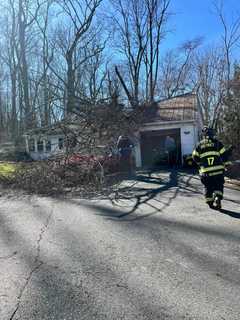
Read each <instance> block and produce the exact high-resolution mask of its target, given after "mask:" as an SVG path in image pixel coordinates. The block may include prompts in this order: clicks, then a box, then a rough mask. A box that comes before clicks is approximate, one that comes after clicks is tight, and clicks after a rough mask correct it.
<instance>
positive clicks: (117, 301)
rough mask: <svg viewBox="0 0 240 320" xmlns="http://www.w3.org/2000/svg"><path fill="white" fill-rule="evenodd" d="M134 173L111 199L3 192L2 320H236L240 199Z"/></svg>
mask: <svg viewBox="0 0 240 320" xmlns="http://www.w3.org/2000/svg"><path fill="white" fill-rule="evenodd" d="M201 189H202V188H201V185H200V183H199V180H198V178H197V177H196V176H191V175H190V174H188V175H186V174H184V173H177V172H174V171H173V172H171V173H170V174H169V173H161V174H159V173H158V174H157V173H155V174H153V175H151V176H148V175H144V174H142V175H139V177H138V181H134V180H132V181H126V182H124V183H123V184H122V185H121V189H120V191H119V192H118V193H117V194H116V195H115V196H114V197H112V198H111V199H108V198H106V199H103V198H96V199H95V200H92V201H87V200H79V199H77V198H75V199H74V198H72V199H70V198H68V199H53V198H44V197H37V196H27V195H21V194H14V192H9V191H7V190H2V196H1V198H0V319H1V320H13V319H14V320H17V319H19V320H20V319H21V320H34V319H38V320H45V319H48V320H53V319H54V320H73V319H74V320H94V319H99V320H102V319H107V320H121V319H124V320H132V319H137V320H143V319H144V320H145V319H148V320H157V319H161V320H162V319H168V320H169V319H196V320H198V319H199V320H200V319H202V320H208V319H209V320H215V319H216V320H221V319H225V320H226V319H228V320H230V319H231V320H239V319H240V306H239V305H240V205H239V204H240V192H239V191H234V190H230V189H226V199H225V200H224V202H223V207H224V210H223V212H218V211H214V210H210V209H208V207H207V206H206V205H205V203H204V201H203V197H202V195H201Z"/></svg>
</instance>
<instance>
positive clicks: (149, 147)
mask: <svg viewBox="0 0 240 320" xmlns="http://www.w3.org/2000/svg"><path fill="white" fill-rule="evenodd" d="M167 137H168V138H167ZM169 137H170V139H171V140H173V141H174V143H175V152H174V157H175V159H174V161H175V162H176V164H181V159H182V155H181V135H180V129H169V130H154V131H145V132H141V157H142V165H143V166H144V167H157V166H161V165H169V164H170V162H171V160H170V162H169V152H168V144H167V142H166V139H169Z"/></svg>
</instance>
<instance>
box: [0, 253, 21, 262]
mask: <svg viewBox="0 0 240 320" xmlns="http://www.w3.org/2000/svg"><path fill="white" fill-rule="evenodd" d="M16 254H17V251H14V252H13V253H12V254H10V255H8V256H2V257H0V260H8V259H11V258H12V257H14V256H15V255H16Z"/></svg>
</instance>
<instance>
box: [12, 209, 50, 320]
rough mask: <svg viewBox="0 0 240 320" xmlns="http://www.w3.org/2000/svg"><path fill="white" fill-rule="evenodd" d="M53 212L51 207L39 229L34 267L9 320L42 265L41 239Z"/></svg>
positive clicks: (14, 313) (16, 310)
mask: <svg viewBox="0 0 240 320" xmlns="http://www.w3.org/2000/svg"><path fill="white" fill-rule="evenodd" d="M53 212H54V207H53V206H52V209H51V212H50V214H49V215H48V217H47V219H46V222H45V223H44V225H43V227H42V228H41V230H40V233H39V236H38V239H37V249H36V251H37V252H36V256H35V259H34V265H35V267H34V268H33V269H32V270H31V271H30V272H29V275H28V277H27V278H26V281H25V284H24V285H23V287H22V289H21V290H20V293H19V295H18V297H17V300H18V302H17V305H16V307H15V309H14V311H13V313H12V314H11V316H10V318H9V320H13V319H14V317H15V315H16V313H17V312H18V309H19V307H20V304H21V299H22V296H23V294H24V292H25V290H26V288H27V286H28V284H29V282H30V281H31V279H32V276H33V274H34V273H36V272H37V271H38V270H39V269H40V267H41V266H42V265H43V262H42V261H40V255H41V241H42V239H43V236H44V234H45V233H46V231H47V229H48V226H49V224H50V221H51V218H52V216H53Z"/></svg>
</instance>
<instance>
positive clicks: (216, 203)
mask: <svg viewBox="0 0 240 320" xmlns="http://www.w3.org/2000/svg"><path fill="white" fill-rule="evenodd" d="M215 207H216V209H217V210H220V209H222V204H221V199H220V198H219V197H218V196H216V197H215Z"/></svg>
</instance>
